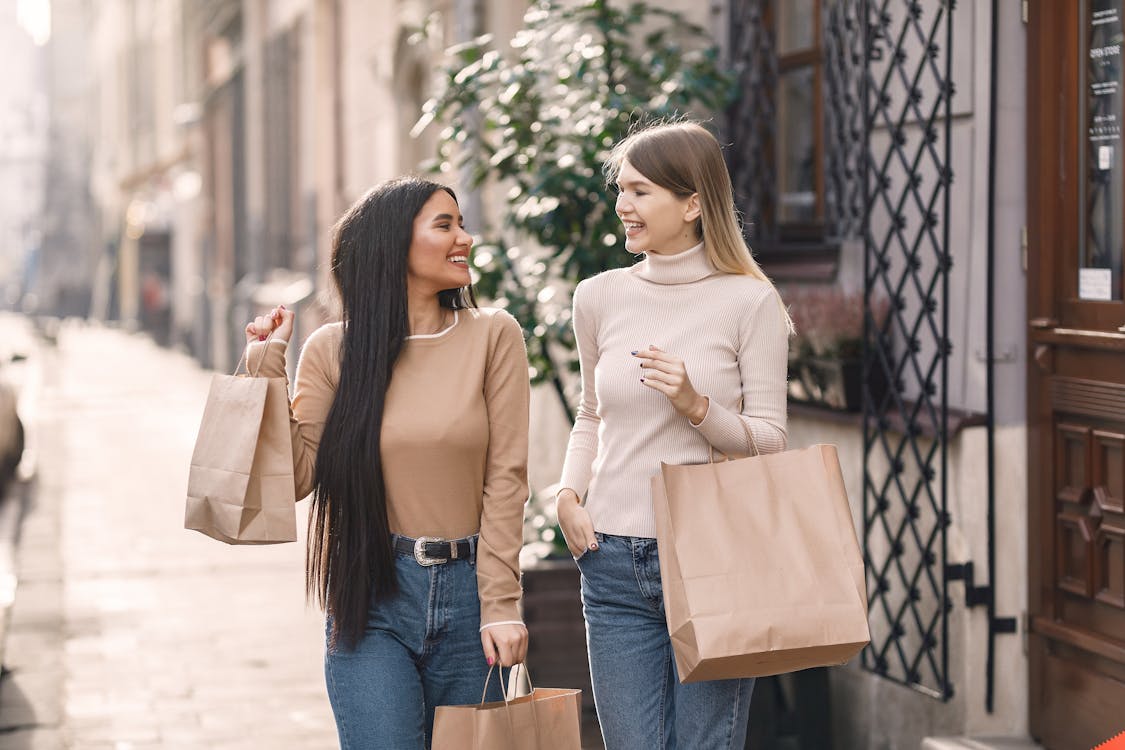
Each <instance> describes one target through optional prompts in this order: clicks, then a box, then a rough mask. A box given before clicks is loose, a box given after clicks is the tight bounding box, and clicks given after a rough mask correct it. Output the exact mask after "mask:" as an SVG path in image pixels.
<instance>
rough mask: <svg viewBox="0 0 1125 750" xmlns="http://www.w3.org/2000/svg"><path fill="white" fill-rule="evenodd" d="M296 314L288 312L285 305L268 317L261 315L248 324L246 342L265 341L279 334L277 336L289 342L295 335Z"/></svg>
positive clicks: (277, 308)
mask: <svg viewBox="0 0 1125 750" xmlns="http://www.w3.org/2000/svg"><path fill="white" fill-rule="evenodd" d="M295 317H296V316H295V314H294V313H293V312H292V311H291V310H286V309H285V305H278V306H277V307H275V308H273V309H272V310H270V311H269V313H268V314H266V315H259V316H257V317H256V318H254V320H252V321H251V322H249V323H247V324H246V341H247V342H251V341H265V340H266V337H267V336H269V335H270V333H273V332H274V331H276V332H277V335H278V336H280V337H282V338H284V339H285V340H286V341H288V340H289V337H290V335H292V333H293V319H294V318H295Z"/></svg>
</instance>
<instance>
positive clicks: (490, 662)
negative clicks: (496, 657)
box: [488, 656, 492, 667]
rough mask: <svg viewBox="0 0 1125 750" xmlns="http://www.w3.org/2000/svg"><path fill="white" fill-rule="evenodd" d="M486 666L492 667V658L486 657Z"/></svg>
mask: <svg viewBox="0 0 1125 750" xmlns="http://www.w3.org/2000/svg"><path fill="white" fill-rule="evenodd" d="M488 666H490V667H491V666H492V657H491V656H490V657H488Z"/></svg>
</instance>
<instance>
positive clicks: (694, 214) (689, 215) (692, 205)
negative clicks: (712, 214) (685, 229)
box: [684, 193, 702, 222]
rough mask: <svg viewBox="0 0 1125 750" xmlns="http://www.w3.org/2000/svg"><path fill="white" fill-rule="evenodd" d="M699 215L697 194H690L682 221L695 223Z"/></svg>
mask: <svg viewBox="0 0 1125 750" xmlns="http://www.w3.org/2000/svg"><path fill="white" fill-rule="evenodd" d="M700 214H702V210H701V209H700V207H699V193H692V194H691V195H689V196H688V199H687V205H686V206H685V207H684V221H686V222H692V221H695V220H696V219H698V218H699V216H700Z"/></svg>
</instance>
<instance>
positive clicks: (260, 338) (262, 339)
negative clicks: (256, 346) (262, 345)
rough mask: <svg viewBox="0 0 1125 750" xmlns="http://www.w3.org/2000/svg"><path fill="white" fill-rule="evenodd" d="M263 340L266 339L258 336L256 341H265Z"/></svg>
mask: <svg viewBox="0 0 1125 750" xmlns="http://www.w3.org/2000/svg"><path fill="white" fill-rule="evenodd" d="M265 340H266V337H265V336H259V337H258V341H265Z"/></svg>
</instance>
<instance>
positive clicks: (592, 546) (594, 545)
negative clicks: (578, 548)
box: [590, 542, 598, 550]
mask: <svg viewBox="0 0 1125 750" xmlns="http://www.w3.org/2000/svg"><path fill="white" fill-rule="evenodd" d="M597 548H598V543H597V542H594V543H593V544H591V545H590V549H592V550H596V549H597Z"/></svg>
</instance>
